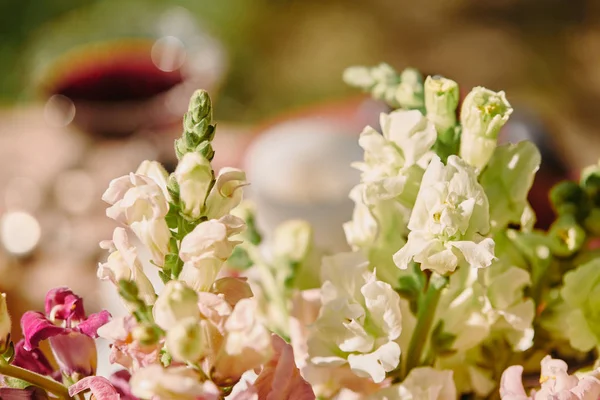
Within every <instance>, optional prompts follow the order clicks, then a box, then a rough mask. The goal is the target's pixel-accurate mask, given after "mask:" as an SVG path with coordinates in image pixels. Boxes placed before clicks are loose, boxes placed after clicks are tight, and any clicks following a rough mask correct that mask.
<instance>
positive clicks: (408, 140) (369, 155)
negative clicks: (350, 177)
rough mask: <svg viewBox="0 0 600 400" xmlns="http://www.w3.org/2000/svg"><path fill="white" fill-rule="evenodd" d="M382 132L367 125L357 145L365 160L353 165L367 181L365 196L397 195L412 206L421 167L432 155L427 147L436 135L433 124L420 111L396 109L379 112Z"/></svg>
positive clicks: (372, 199) (368, 197) (431, 144)
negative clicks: (388, 112)
mask: <svg viewBox="0 0 600 400" xmlns="http://www.w3.org/2000/svg"><path fill="white" fill-rule="evenodd" d="M380 125H381V130H382V132H383V135H382V134H380V133H379V132H377V131H376V130H375V129H373V128H371V127H366V128H365V129H364V130H363V132H362V133H361V135H360V138H359V141H358V143H359V145H360V146H361V147H362V148H363V149H364V151H365V155H364V161H363V162H357V163H354V164H353V166H354V167H355V168H357V169H358V170H360V171H361V172H362V178H361V181H362V182H363V183H365V184H366V191H365V193H366V199H367V201H368V202H369V203H372V202H373V201H375V200H377V199H390V198H395V197H398V198H399V200H401V201H403V202H404V203H405V204H406V205H407V206H412V203H413V202H414V198H415V196H416V194H417V190H418V186H419V181H420V179H421V176H422V168H421V167H422V166H424V165H426V163H427V161H428V160H429V158H430V157H431V153H430V149H431V146H433V144H434V143H435V139H436V137H437V134H436V130H435V126H434V125H433V123H432V122H430V121H429V120H428V119H427V118H425V117H424V116H423V114H421V112H420V111H417V110H412V111H404V110H396V111H393V112H391V113H390V114H384V113H382V114H381V116H380Z"/></svg>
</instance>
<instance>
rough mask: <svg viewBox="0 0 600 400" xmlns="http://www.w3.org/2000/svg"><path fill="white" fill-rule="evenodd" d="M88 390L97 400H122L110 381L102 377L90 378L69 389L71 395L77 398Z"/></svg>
mask: <svg viewBox="0 0 600 400" xmlns="http://www.w3.org/2000/svg"><path fill="white" fill-rule="evenodd" d="M88 389H89V390H90V391H91V392H92V395H93V396H94V397H95V398H96V400H120V398H121V396H119V393H118V392H117V390H116V389H115V388H114V387H113V385H111V383H110V381H109V380H108V379H106V378H103V377H101V376H88V377H87V378H83V379H82V380H80V381H78V382H76V383H75V384H73V385H72V386H71V387H69V395H71V396H75V395H76V394H78V393H81V392H83V391H84V390H88Z"/></svg>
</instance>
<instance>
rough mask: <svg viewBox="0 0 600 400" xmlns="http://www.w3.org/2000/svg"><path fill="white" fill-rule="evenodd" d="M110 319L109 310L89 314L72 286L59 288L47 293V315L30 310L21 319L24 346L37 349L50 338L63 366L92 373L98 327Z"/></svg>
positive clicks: (63, 369) (51, 345)
mask: <svg viewBox="0 0 600 400" xmlns="http://www.w3.org/2000/svg"><path fill="white" fill-rule="evenodd" d="M109 318H110V314H109V313H108V311H101V312H99V313H96V314H91V315H89V316H86V314H85V311H84V308H83V299H82V298H81V297H79V296H77V295H76V294H74V293H73V292H72V291H71V290H70V289H68V288H57V289H53V290H51V291H49V292H48V294H47V295H46V304H45V314H43V313H41V312H35V311H27V312H26V313H25V314H23V317H22V318H21V327H22V329H23V334H24V336H25V343H24V345H23V347H24V349H25V350H27V351H31V350H33V349H36V348H37V347H38V345H39V343H40V342H41V341H42V340H45V339H49V342H50V347H51V349H52V353H53V354H54V357H55V358H56V361H57V362H58V364H59V366H60V369H61V370H62V371H63V372H64V373H65V374H67V375H68V376H71V375H72V374H74V373H77V374H80V375H83V376H89V375H92V374H94V372H95V371H96V359H97V355H96V344H95V342H94V339H95V338H97V337H98V334H97V331H98V329H99V328H100V327H101V326H102V325H104V324H106V323H107V322H108V320H109Z"/></svg>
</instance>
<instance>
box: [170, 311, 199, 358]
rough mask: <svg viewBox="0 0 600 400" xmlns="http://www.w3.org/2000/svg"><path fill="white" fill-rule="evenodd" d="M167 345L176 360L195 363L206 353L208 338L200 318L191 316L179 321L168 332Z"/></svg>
mask: <svg viewBox="0 0 600 400" xmlns="http://www.w3.org/2000/svg"><path fill="white" fill-rule="evenodd" d="M165 344H166V347H167V350H168V351H169V354H171V357H172V358H173V360H175V361H180V362H190V363H195V362H197V361H199V360H200V359H201V358H202V356H204V355H205V354H206V350H207V339H206V336H205V335H204V334H203V330H202V326H201V324H200V320H198V319H196V318H193V317H190V318H185V319H183V320H181V321H179V322H178V323H177V324H176V325H174V326H172V327H171V328H170V329H169V331H168V332H167V339H166V342H165Z"/></svg>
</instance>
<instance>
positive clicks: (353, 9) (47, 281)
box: [0, 0, 600, 337]
mask: <svg viewBox="0 0 600 400" xmlns="http://www.w3.org/2000/svg"><path fill="white" fill-rule="evenodd" d="M599 17H600V3H599V2H597V1H593V0H587V1H586V0H497V1H474V0H473V1H470V0H421V1H419V2H417V3H415V2H413V1H409V0H406V1H404V0H369V1H366V0H327V1H324V0H219V1H215V0H188V1H184V0H177V1H176V0H162V1H159V0H145V1H137V0H54V1H38V0H2V1H1V2H0V218H1V219H0V244H1V246H0V291H4V292H8V298H9V307H11V309H12V310H13V318H14V320H15V321H17V320H18V318H19V317H20V313H21V312H22V311H23V310H25V309H28V308H38V309H39V308H41V306H42V301H43V296H44V295H45V293H46V291H47V290H48V289H50V288H52V287H55V286H59V285H68V286H70V287H72V288H73V289H74V290H75V291H76V292H79V293H83V294H85V295H86V303H87V304H88V308H89V309H90V310H94V309H97V308H98V307H100V306H101V305H102V304H106V300H105V295H104V291H105V290H106V287H107V286H109V285H108V284H103V283H99V282H98V281H97V279H96V277H95V270H96V265H97V263H98V261H100V260H103V259H104V258H105V257H106V254H104V252H103V251H101V249H100V248H99V247H98V242H99V241H100V240H103V239H108V238H110V237H111V232H112V229H113V228H114V224H113V222H112V221H111V220H109V219H108V218H106V217H105V215H104V210H105V205H104V204H103V203H102V202H101V200H100V196H101V194H102V193H103V191H104V190H105V188H106V187H107V185H108V182H109V181H110V180H111V179H113V178H115V177H118V176H120V175H123V174H126V173H128V172H129V171H134V170H135V169H136V168H137V166H138V165H139V163H140V162H141V161H142V160H144V159H156V160H159V161H161V162H162V163H163V164H164V165H165V166H166V167H167V169H169V170H172V169H173V168H174V166H175V163H176V160H175V157H174V153H173V150H172V144H173V140H174V139H175V138H176V137H177V136H178V135H179V134H180V132H181V129H180V126H181V117H182V115H183V113H184V112H185V110H186V107H187V101H188V99H189V96H190V94H191V93H192V92H193V90H195V89H197V88H204V89H207V90H209V91H210V93H211V96H212V97H213V100H214V103H215V119H216V120H217V121H218V128H217V132H218V133H217V138H216V142H215V149H216V152H217V153H216V154H217V155H216V158H215V164H216V167H217V168H219V167H221V166H224V165H230V166H235V167H243V168H245V169H246V170H247V171H248V177H249V180H250V181H251V182H252V185H251V189H250V196H252V197H253V198H254V199H255V200H256V202H257V204H258V212H259V218H260V220H259V222H260V223H261V224H262V226H263V229H265V230H266V231H267V232H268V231H269V230H270V229H272V228H273V227H274V226H275V225H276V224H277V223H278V222H280V221H282V220H283V219H286V218H291V217H302V218H306V219H309V220H310V221H311V222H313V223H314V224H315V225H316V235H317V239H318V241H319V242H320V243H321V244H322V245H323V246H325V247H330V248H332V249H339V248H343V247H344V237H343V233H342V229H341V223H343V222H345V221H347V220H349V219H350V218H351V210H352V203H351V202H350V201H349V200H348V199H347V193H348V191H349V189H350V188H351V187H352V186H353V185H354V184H355V183H356V182H357V181H358V174H357V173H356V172H355V171H352V170H351V169H350V168H349V166H348V164H349V163H350V162H351V161H354V160H357V159H360V158H361V156H362V155H361V152H360V149H359V148H358V146H357V144H356V139H357V136H358V134H359V133H360V131H361V130H362V128H363V127H364V126H365V125H367V124H373V125H374V126H376V124H377V120H378V114H379V113H380V112H381V111H385V110H386V109H385V106H384V105H382V104H380V103H377V102H375V101H372V100H370V99H368V98H366V97H364V96H362V95H361V94H359V93H357V91H356V90H354V89H352V88H349V87H347V86H346V85H345V84H344V83H343V82H342V80H341V75H342V71H343V70H344V68H346V67H347V66H351V65H356V64H359V65H375V64H378V63H380V62H382V61H385V62H388V63H389V64H391V65H392V66H394V67H395V68H396V69H398V70H401V69H403V68H405V67H407V66H412V67H416V68H418V69H420V70H421V71H422V72H423V73H424V74H441V75H445V76H447V77H450V78H452V79H454V80H456V81H457V82H458V83H459V84H460V86H461V91H462V92H463V95H464V93H466V92H468V91H469V90H470V89H471V88H472V87H473V86H476V85H481V86H486V87H488V88H490V89H494V90H500V89H502V90H505V91H506V92H507V95H508V99H509V101H510V102H511V103H512V104H513V106H514V107H515V109H516V112H515V114H513V118H512V119H511V122H510V124H509V125H508V126H507V127H506V129H505V130H504V132H503V138H504V139H503V140H511V141H518V140H522V139H525V138H529V139H531V140H534V141H536V143H538V145H539V146H540V147H541V149H542V152H543V164H542V170H541V172H540V174H539V176H538V178H537V180H536V186H535V188H534V190H533V193H532V199H531V201H532V202H533V204H534V206H535V207H536V208H537V210H538V213H539V219H540V227H542V228H543V227H544V224H545V223H546V222H545V221H547V220H548V217H551V211H550V210H549V209H548V206H547V203H546V201H545V197H546V193H547V190H548V188H549V187H550V186H551V185H552V184H553V182H555V181H556V180H558V179H561V178H564V177H566V176H577V172H576V171H577V170H578V169H579V168H581V167H582V166H585V165H588V164H591V163H595V162H596V161H597V159H598V154H599V150H600V135H597V134H596V129H597V126H599V123H600V113H599V112H598V110H599V105H598V104H600V19H599ZM108 290H109V291H112V288H109V289H108ZM16 325H17V324H16V323H15V328H16V329H15V332H14V334H15V335H16V336H17V337H18V336H19V333H18V326H16Z"/></svg>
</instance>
